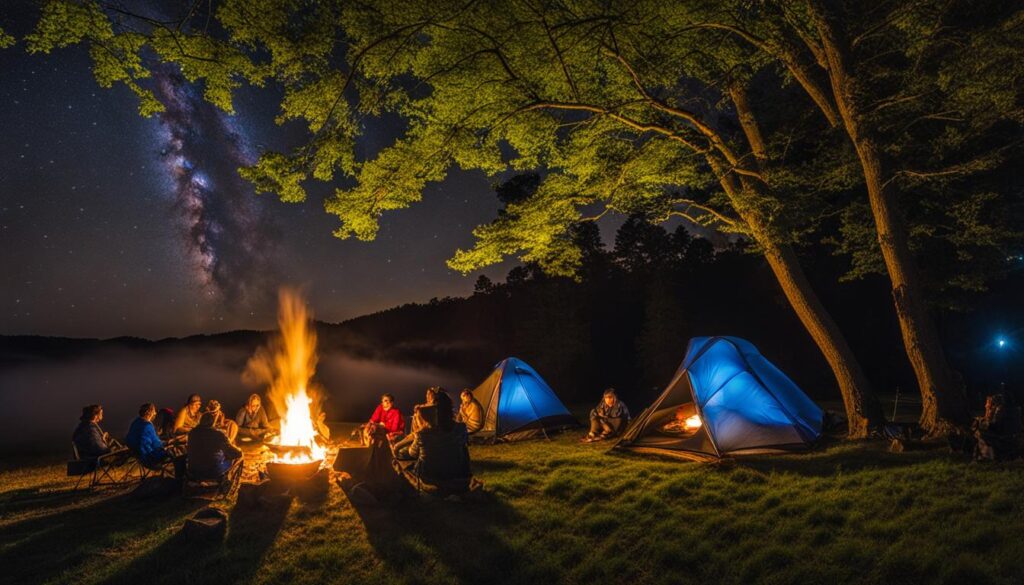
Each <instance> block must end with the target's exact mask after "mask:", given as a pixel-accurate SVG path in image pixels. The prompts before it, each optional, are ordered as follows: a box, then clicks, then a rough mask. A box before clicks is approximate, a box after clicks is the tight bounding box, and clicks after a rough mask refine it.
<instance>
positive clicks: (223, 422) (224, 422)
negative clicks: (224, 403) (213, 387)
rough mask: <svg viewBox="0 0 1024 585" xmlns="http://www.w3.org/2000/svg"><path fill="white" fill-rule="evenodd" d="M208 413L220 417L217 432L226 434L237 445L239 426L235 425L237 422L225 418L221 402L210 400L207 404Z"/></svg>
mask: <svg viewBox="0 0 1024 585" xmlns="http://www.w3.org/2000/svg"><path fill="white" fill-rule="evenodd" d="M206 412H216V413H218V414H219V415H220V416H218V417H217V430H218V431H220V432H222V433H224V435H225V436H227V438H228V440H229V441H231V444H232V445H233V444H234V443H235V437H237V436H238V425H237V424H235V421H233V420H231V419H230V418H228V417H226V416H224V411H223V410H221V408H220V402H218V401H216V400H210V401H209V402H207V403H206Z"/></svg>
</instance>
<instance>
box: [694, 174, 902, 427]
mask: <svg viewBox="0 0 1024 585" xmlns="http://www.w3.org/2000/svg"><path fill="white" fill-rule="evenodd" d="M709 162H710V163H711V167H712V169H713V170H714V171H715V173H716V175H717V176H718V177H720V180H721V183H722V188H723V189H724V190H725V192H726V194H727V195H728V196H729V198H730V200H731V201H732V205H733V208H734V209H735V210H736V212H737V213H738V214H739V215H740V218H741V219H742V220H743V221H744V222H745V223H746V224H747V226H748V227H749V228H750V232H751V236H752V237H753V238H754V240H755V241H757V243H758V244H759V245H760V246H761V248H762V249H763V251H764V252H763V253H764V257H765V259H767V260H768V266H769V267H771V269H772V273H773V274H774V275H775V278H776V280H778V282H779V286H781V287H782V292H783V294H785V295H786V300H788V301H789V304H790V306H791V307H793V311H795V312H796V315H797V317H798V318H799V319H800V322H801V323H802V324H803V326H804V328H805V329H807V332H808V333H809V334H810V335H811V339H813V340H814V342H815V343H816V344H817V345H818V349H820V350H821V353H822V354H823V355H824V356H825V361H827V362H828V365H829V367H831V368H832V373H833V374H834V375H835V377H836V382H837V383H838V384H839V392H840V394H842V396H843V407H844V408H845V409H846V419H847V421H848V427H847V429H848V430H847V436H848V437H849V438H851V439H863V438H866V437H867V436H868V435H869V433H870V432H871V429H872V428H875V427H877V426H879V425H881V424H883V423H884V422H885V417H884V415H883V414H882V408H881V405H880V404H879V403H878V400H877V399H876V398H875V395H874V392H872V391H871V384H870V382H868V378H867V376H865V375H864V371H863V370H862V369H861V367H860V363H859V362H857V358H856V357H855V356H854V355H853V351H852V350H851V349H850V346H849V344H847V343H846V338H845V337H843V334H842V332H841V331H840V330H839V326H838V325H836V323H835V321H833V320H832V316H831V315H829V313H828V311H827V310H825V306H824V305H823V304H822V303H821V300H820V299H818V295H817V294H815V292H814V289H813V288H811V283H810V282H809V281H808V280H807V275H806V274H804V270H803V267H801V266H800V261H799V259H798V258H797V255H796V252H795V251H794V250H793V249H792V248H791V247H790V246H788V245H778V244H776V243H775V242H774V238H773V236H772V235H771V230H770V226H769V224H768V222H767V221H766V220H765V219H764V218H763V217H761V215H760V214H759V213H757V212H756V211H752V210H750V209H749V208H747V206H745V205H744V203H743V199H744V197H743V196H742V194H741V193H742V191H743V190H745V189H750V190H753V191H757V190H758V189H759V187H756V186H753V185H750V184H747V185H742V186H741V185H739V184H737V183H736V182H735V179H734V175H730V174H728V173H726V172H725V170H724V169H723V168H722V166H721V164H720V163H719V162H718V161H716V160H715V159H714V158H712V157H709Z"/></svg>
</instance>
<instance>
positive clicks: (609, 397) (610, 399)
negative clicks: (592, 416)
mask: <svg viewBox="0 0 1024 585" xmlns="http://www.w3.org/2000/svg"><path fill="white" fill-rule="evenodd" d="M618 399H619V397H618V395H616V394H615V388H609V389H607V390H605V391H604V397H603V400H604V403H605V404H607V405H608V406H615V402H616V401H618Z"/></svg>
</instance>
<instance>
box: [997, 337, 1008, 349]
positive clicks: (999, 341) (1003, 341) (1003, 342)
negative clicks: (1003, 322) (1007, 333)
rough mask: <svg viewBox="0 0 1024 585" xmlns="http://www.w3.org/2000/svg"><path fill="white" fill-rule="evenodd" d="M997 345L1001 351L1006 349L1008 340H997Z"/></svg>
mask: <svg viewBox="0 0 1024 585" xmlns="http://www.w3.org/2000/svg"><path fill="white" fill-rule="evenodd" d="M996 345H997V346H999V348H1000V349H1002V348H1004V347H1006V339H1004V338H1002V337H1000V338H999V339H997V340H996Z"/></svg>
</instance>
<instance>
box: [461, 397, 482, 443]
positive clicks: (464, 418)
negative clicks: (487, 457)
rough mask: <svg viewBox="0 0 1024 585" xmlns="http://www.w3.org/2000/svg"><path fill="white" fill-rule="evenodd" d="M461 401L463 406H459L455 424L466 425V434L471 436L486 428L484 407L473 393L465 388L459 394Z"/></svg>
mask: <svg viewBox="0 0 1024 585" xmlns="http://www.w3.org/2000/svg"><path fill="white" fill-rule="evenodd" d="M459 399H460V400H461V404H459V414H458V416H456V417H455V422H460V423H462V424H464V425H466V432H468V433H469V434H471V435H472V434H473V433H475V432H477V431H479V430H480V429H482V428H484V407H483V405H481V404H480V401H479V400H477V399H476V397H474V396H473V391H472V390H470V389H469V388H463V389H462V392H461V393H459Z"/></svg>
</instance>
